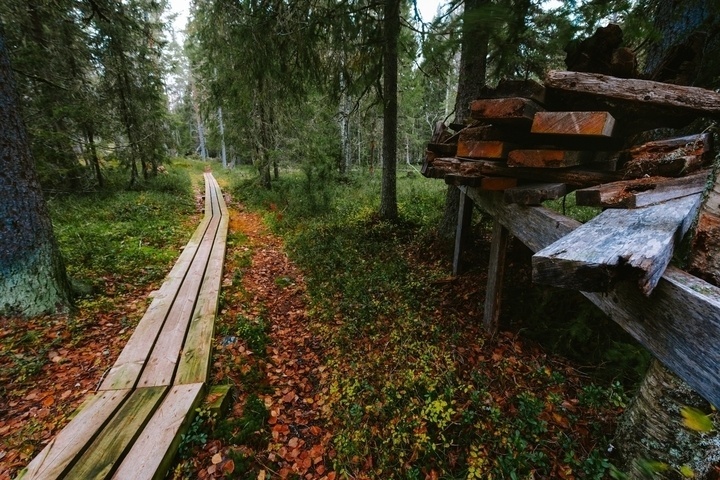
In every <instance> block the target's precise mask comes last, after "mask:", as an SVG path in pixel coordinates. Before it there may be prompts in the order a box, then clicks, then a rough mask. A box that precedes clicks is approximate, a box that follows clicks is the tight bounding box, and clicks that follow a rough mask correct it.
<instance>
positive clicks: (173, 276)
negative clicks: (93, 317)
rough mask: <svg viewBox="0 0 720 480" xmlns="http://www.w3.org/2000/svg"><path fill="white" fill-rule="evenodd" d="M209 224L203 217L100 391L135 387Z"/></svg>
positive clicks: (206, 218)
mask: <svg viewBox="0 0 720 480" xmlns="http://www.w3.org/2000/svg"><path fill="white" fill-rule="evenodd" d="M209 223H210V217H209V216H208V217H205V219H204V220H203V221H202V222H201V223H200V225H199V226H198V228H197V229H196V230H195V233H193V236H192V237H191V238H190V241H188V243H187V245H185V249H184V250H183V252H182V253H181V254H180V257H179V258H178V260H177V262H175V265H174V266H173V268H172V270H170V273H169V274H168V276H167V278H166V280H165V282H164V283H163V284H162V286H161V287H160V289H159V290H158V291H157V293H156V294H155V297H154V298H153V301H152V303H151V304H150V307H148V309H147V310H146V311H145V314H144V315H143V317H142V319H141V320H140V322H139V323H138V325H137V327H135V331H134V332H133V334H132V336H131V337H130V339H129V340H128V342H127V344H126V345H125V348H123V350H122V352H120V355H119V356H118V359H117V360H116V361H115V364H114V365H113V367H112V368H111V369H110V371H109V372H108V374H107V376H106V377H105V380H104V381H103V383H102V384H101V385H100V390H124V389H128V388H133V387H134V386H135V384H136V382H137V380H138V377H139V375H140V372H141V371H142V368H143V366H144V364H145V361H146V360H147V357H148V355H149V354H150V351H151V350H152V347H153V345H154V344H155V340H156V339H157V336H158V334H159V333H160V330H161V329H162V326H163V324H164V322H165V318H166V317H167V315H168V312H169V311H170V308H171V307H172V304H173V302H174V301H175V298H176V297H177V294H178V291H179V290H180V287H181V286H182V283H183V280H184V279H185V275H186V273H187V270H188V268H189V266H190V264H191V263H192V261H193V259H194V258H195V254H196V253H197V250H198V247H199V246H200V242H201V240H202V238H203V236H204V235H205V233H206V231H207V227H208V225H209Z"/></svg>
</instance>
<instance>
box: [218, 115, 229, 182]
mask: <svg viewBox="0 0 720 480" xmlns="http://www.w3.org/2000/svg"><path fill="white" fill-rule="evenodd" d="M218 126H219V127H220V155H221V157H222V166H223V168H227V167H228V164H227V154H226V153H225V124H224V123H223V114H222V107H218Z"/></svg>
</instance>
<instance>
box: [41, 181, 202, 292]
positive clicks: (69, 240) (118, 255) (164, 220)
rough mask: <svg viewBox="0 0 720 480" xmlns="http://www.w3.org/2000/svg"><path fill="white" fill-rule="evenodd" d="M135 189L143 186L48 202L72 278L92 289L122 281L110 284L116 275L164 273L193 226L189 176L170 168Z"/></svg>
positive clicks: (139, 277) (135, 277)
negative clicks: (87, 284) (129, 189)
mask: <svg viewBox="0 0 720 480" xmlns="http://www.w3.org/2000/svg"><path fill="white" fill-rule="evenodd" d="M139 187H144V188H145V190H136V191H124V190H119V191H106V192H100V193H91V194H86V195H72V196H63V197H57V198H54V199H51V200H50V201H49V207H50V213H51V218H52V219H53V225H54V229H55V235H56V237H57V239H58V242H59V244H60V249H61V251H62V253H63V256H64V258H65V263H66V265H67V270H68V274H69V275H70V276H71V277H75V278H78V279H82V281H83V282H85V283H89V284H90V285H92V286H93V287H95V288H116V287H121V285H117V286H116V285H112V281H111V279H112V278H115V277H117V276H128V277H129V278H130V279H131V281H134V282H147V281H159V280H161V279H162V278H163V277H164V276H165V274H166V273H167V270H168V268H169V266H170V265H172V263H173V262H174V261H175V259H176V257H177V252H178V249H179V248H180V247H181V246H182V245H183V244H185V243H186V242H187V239H188V238H189V236H190V234H191V232H192V229H193V228H194V225H193V223H192V221H189V220H190V218H191V215H192V214H193V213H194V212H195V204H194V201H193V198H192V192H191V190H190V180H189V177H188V175H187V173H185V172H175V171H174V172H172V173H168V174H167V175H163V176H162V178H157V179H151V180H148V181H147V182H143V183H141V184H139V186H138V188H139ZM183 219H186V220H185V221H183ZM138 272H139V274H138ZM108 282H110V283H109V284H108Z"/></svg>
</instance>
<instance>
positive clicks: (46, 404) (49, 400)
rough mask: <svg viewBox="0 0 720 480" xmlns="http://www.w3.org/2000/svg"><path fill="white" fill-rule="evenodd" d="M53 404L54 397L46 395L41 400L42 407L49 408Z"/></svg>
mask: <svg viewBox="0 0 720 480" xmlns="http://www.w3.org/2000/svg"><path fill="white" fill-rule="evenodd" d="M53 403H55V397H53V396H52V395H48V396H47V397H45V398H44V399H43V401H42V404H43V406H44V407H49V406H50V405H52V404H53Z"/></svg>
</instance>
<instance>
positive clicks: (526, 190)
mask: <svg viewBox="0 0 720 480" xmlns="http://www.w3.org/2000/svg"><path fill="white" fill-rule="evenodd" d="M567 192H568V189H567V186H566V185H565V184H564V183H532V184H528V185H521V186H518V187H513V188H508V189H507V190H505V193H504V195H503V199H504V200H505V203H517V204H518V205H540V204H541V203H542V202H544V201H545V200H555V199H556V198H560V197H562V196H563V195H565V194H566V193H567Z"/></svg>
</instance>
